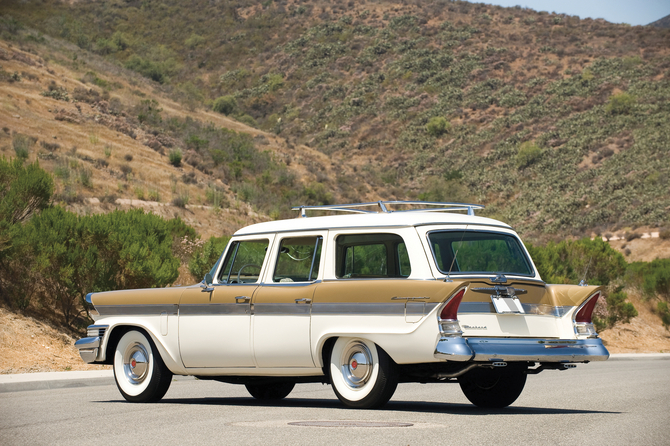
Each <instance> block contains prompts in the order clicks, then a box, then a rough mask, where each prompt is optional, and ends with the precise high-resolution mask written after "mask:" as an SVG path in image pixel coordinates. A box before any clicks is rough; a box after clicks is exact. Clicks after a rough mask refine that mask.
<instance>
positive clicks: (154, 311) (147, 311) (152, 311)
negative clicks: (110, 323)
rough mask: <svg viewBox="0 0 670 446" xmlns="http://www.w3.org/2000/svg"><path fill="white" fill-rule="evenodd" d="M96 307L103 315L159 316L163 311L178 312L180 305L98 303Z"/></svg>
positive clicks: (168, 312)
mask: <svg viewBox="0 0 670 446" xmlns="http://www.w3.org/2000/svg"><path fill="white" fill-rule="evenodd" d="M95 308H96V310H98V313H100V315H101V316H118V315H125V316H139V315H155V316H158V315H160V314H161V313H167V314H173V315H175V314H177V309H178V308H179V305H177V304H173V305H97V306H96V307H95Z"/></svg>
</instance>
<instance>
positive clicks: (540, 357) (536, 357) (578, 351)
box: [434, 337, 610, 362]
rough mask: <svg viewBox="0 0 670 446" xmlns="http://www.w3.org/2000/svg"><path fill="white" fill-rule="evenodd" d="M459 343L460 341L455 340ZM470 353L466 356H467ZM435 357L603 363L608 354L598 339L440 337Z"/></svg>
mask: <svg viewBox="0 0 670 446" xmlns="http://www.w3.org/2000/svg"><path fill="white" fill-rule="evenodd" d="M459 339H460V340H461V341H462V342H459V341H458V340H459ZM468 351H469V354H468ZM434 356H435V358H437V359H446V360H448V361H477V362H480V361H481V362H491V361H493V362H495V361H534V362H590V361H605V360H607V358H609V356H610V354H609V352H608V351H607V349H606V348H605V346H604V345H603V342H602V340H600V339H599V338H593V339H537V338H534V339H525V338H460V337H454V338H441V339H440V340H439V341H438V342H437V346H436V347H435V354H434Z"/></svg>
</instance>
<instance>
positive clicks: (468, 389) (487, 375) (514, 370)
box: [458, 366, 527, 409]
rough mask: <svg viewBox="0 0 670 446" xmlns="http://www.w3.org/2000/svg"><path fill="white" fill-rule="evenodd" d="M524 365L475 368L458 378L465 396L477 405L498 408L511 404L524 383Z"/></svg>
mask: <svg viewBox="0 0 670 446" xmlns="http://www.w3.org/2000/svg"><path fill="white" fill-rule="evenodd" d="M526 376H527V375H526V373H525V367H511V366H508V367H506V368H502V369H498V368H495V369H488V368H477V369H474V370H471V371H470V372H468V373H466V374H465V375H463V376H461V377H459V378H458V383H459V384H460V385H461V390H462V391H463V393H464V394H465V397H466V398H467V399H468V400H470V402H471V403H472V404H474V405H475V406H477V407H482V408H486V409H500V408H503V407H507V406H509V405H510V404H512V403H513V402H514V401H516V399H517V398H518V397H519V395H521V392H522V391H523V388H524V386H525V385H526Z"/></svg>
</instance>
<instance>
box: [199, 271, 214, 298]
mask: <svg viewBox="0 0 670 446" xmlns="http://www.w3.org/2000/svg"><path fill="white" fill-rule="evenodd" d="M211 284H212V275H211V274H210V273H207V274H205V278H204V279H202V282H200V287H201V288H202V292H203V293H211V292H212V291H214V288H212V287H211V286H210V285H211Z"/></svg>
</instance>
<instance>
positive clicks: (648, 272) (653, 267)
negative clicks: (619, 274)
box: [628, 259, 670, 300]
mask: <svg viewBox="0 0 670 446" xmlns="http://www.w3.org/2000/svg"><path fill="white" fill-rule="evenodd" d="M628 276H629V279H630V280H631V281H632V282H633V283H635V284H637V285H638V286H641V288H642V290H643V292H644V294H645V295H646V296H647V297H655V296H656V295H660V296H661V297H662V298H664V299H666V300H670V259H656V260H653V261H652V262H649V263H647V262H635V263H631V264H630V265H629V267H628Z"/></svg>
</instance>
